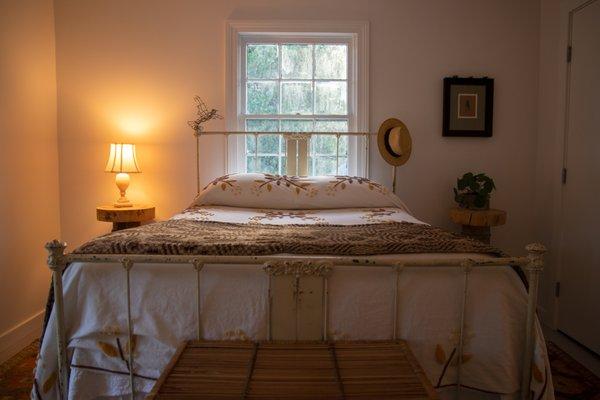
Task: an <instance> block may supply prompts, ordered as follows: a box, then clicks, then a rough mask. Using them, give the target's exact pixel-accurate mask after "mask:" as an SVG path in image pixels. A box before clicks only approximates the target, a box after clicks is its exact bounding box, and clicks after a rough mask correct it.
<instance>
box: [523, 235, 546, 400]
mask: <svg viewBox="0 0 600 400" xmlns="http://www.w3.org/2000/svg"><path fill="white" fill-rule="evenodd" d="M525 250H527V258H529V263H527V265H526V266H525V269H526V270H527V280H528V283H529V295H528V298H527V322H526V324H527V325H525V352H524V353H523V370H522V372H521V373H522V377H521V399H522V400H529V398H530V396H531V390H530V385H531V364H532V363H533V355H534V346H535V329H534V325H535V311H536V309H537V295H538V284H539V280H540V273H541V272H542V271H543V269H544V254H545V253H546V251H547V249H546V247H545V246H544V245H543V244H540V243H530V244H528V245H527V246H525Z"/></svg>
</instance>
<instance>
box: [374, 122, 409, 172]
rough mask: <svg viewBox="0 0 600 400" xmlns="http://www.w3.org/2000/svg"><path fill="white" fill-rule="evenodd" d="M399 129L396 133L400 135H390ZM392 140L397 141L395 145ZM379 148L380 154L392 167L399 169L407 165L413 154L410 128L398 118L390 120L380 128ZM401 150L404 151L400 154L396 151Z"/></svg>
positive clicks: (378, 134) (378, 136)
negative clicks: (393, 130)
mask: <svg viewBox="0 0 600 400" xmlns="http://www.w3.org/2000/svg"><path fill="white" fill-rule="evenodd" d="M394 128H398V129H396V130H395V132H398V133H399V135H390V133H391V132H392V129H394ZM391 140H395V142H394V143H392V142H391ZM377 146H378V147H379V154H381V157H383V159H384V160H385V161H386V162H387V163H388V164H390V165H393V166H395V167H398V166H400V165H403V164H405V163H406V162H407V161H408V159H409V158H410V153H411V152H412V139H411V137H410V132H409V131H408V128H407V127H406V125H404V123H403V122H402V121H400V120H399V119H397V118H388V119H386V120H385V121H383V123H382V124H381V126H380V127H379V132H378V133H377ZM397 148H400V149H401V150H402V151H401V152H400V153H398V152H397V151H394V149H397Z"/></svg>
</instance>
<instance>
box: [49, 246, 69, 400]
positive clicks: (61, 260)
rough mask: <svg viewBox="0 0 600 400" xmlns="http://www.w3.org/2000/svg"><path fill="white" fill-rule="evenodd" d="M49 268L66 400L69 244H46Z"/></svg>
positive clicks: (60, 384) (61, 388) (62, 394)
mask: <svg viewBox="0 0 600 400" xmlns="http://www.w3.org/2000/svg"><path fill="white" fill-rule="evenodd" d="M45 247H46V250H47V251H48V261H47V263H48V267H49V268H50V269H51V270H52V283H53V289H54V315H55V316H56V338H57V347H58V348H57V354H58V391H59V394H60V398H61V399H66V398H67V395H68V384H69V364H68V362H67V342H66V340H65V313H64V307H63V305H64V303H63V286H62V284H63V282H62V274H63V271H64V270H65V267H66V262H65V248H66V247H67V244H66V243H64V242H59V241H58V240H56V239H55V240H53V241H51V242H48V243H46V246H45Z"/></svg>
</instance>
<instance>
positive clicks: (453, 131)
mask: <svg viewBox="0 0 600 400" xmlns="http://www.w3.org/2000/svg"><path fill="white" fill-rule="evenodd" d="M459 90H460V91H462V92H458V91H459ZM482 92H483V96H482V98H483V99H484V102H483V108H484V109H483V110H479V103H481V101H480V100H479V96H480V95H481V94H482ZM462 97H464V99H462ZM472 100H475V109H474V110H473V106H469V105H470V104H471V102H472ZM461 101H462V103H461ZM463 104H464V105H466V107H465V106H463ZM453 111H457V112H456V113H455V112H453ZM461 112H463V114H462V115H461ZM481 119H483V121H481ZM493 120H494V80H493V79H491V78H487V77H484V78H459V77H457V76H453V77H448V78H444V115H443V126H442V136H448V137H491V136H492V126H493Z"/></svg>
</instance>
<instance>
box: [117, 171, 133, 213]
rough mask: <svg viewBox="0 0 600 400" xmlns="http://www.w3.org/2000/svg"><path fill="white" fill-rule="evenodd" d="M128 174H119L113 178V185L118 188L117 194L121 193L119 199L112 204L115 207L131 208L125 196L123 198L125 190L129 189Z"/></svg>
mask: <svg viewBox="0 0 600 400" xmlns="http://www.w3.org/2000/svg"><path fill="white" fill-rule="evenodd" d="M129 181H130V179H129V174H128V173H126V172H119V173H118V174H117V176H116V177H115V183H116V184H117V187H118V188H119V192H120V193H121V197H119V200H117V201H116V202H115V204H114V206H115V207H131V206H133V204H132V203H131V202H130V201H129V199H128V198H127V196H125V192H127V188H128V187H129Z"/></svg>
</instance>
